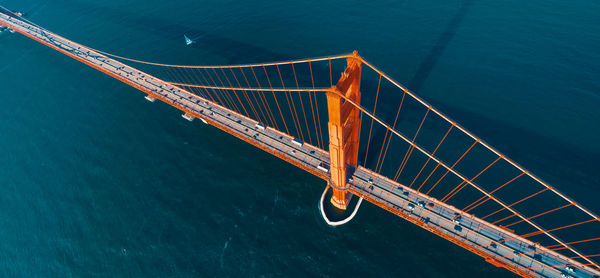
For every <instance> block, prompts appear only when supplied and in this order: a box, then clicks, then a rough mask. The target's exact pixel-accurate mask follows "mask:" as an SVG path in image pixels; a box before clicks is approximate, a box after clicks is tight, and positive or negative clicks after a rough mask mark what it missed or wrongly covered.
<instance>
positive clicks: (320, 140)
mask: <svg viewBox="0 0 600 278" xmlns="http://www.w3.org/2000/svg"><path fill="white" fill-rule="evenodd" d="M308 68H309V69H310V82H311V83H312V88H313V90H314V89H315V79H314V77H313V71H312V63H311V62H310V61H308ZM313 95H314V96H315V103H314V105H316V103H317V100H316V98H317V93H316V92H314V91H313V92H312V94H311V92H308V99H309V100H310V112H311V113H312V118H313V124H314V126H315V136H316V137H317V138H316V139H317V145H318V146H319V148H321V149H323V140H322V139H320V138H321V136H322V134H321V128H320V126H321V120H320V119H319V128H318V129H317V118H316V117H317V116H319V106H318V105H317V106H316V107H315V108H313V98H312V96H313ZM315 110H317V115H316V116H315Z"/></svg>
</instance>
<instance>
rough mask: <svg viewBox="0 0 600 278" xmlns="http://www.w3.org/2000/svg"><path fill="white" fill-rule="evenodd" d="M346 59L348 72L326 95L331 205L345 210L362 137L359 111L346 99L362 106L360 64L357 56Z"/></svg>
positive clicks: (349, 196)
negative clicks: (331, 192) (349, 183)
mask: <svg viewBox="0 0 600 278" xmlns="http://www.w3.org/2000/svg"><path fill="white" fill-rule="evenodd" d="M353 55H354V56H353V57H350V58H348V59H347V63H348V65H347V67H346V71H344V73H343V74H342V77H341V78H340V80H339V81H338V83H337V84H336V86H335V87H333V88H332V89H331V90H332V91H335V92H336V93H333V92H328V93H327V108H328V116H329V122H328V127H329V155H330V173H331V179H330V181H329V183H330V185H331V188H332V191H333V196H332V197H331V203H332V204H333V205H334V206H335V207H337V208H339V209H342V210H345V209H346V208H347V206H348V204H349V202H350V199H351V197H352V194H351V193H350V192H348V185H347V183H346V181H347V180H348V175H347V174H348V168H356V165H357V163H358V135H359V133H360V121H359V110H358V109H356V107H353V106H352V105H350V104H349V103H348V102H345V101H343V98H342V97H340V96H341V95H343V96H344V98H348V99H352V100H353V101H354V102H356V103H360V75H361V63H360V59H358V54H356V52H355V53H354V54H353Z"/></svg>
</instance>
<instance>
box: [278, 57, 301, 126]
mask: <svg viewBox="0 0 600 278" xmlns="http://www.w3.org/2000/svg"><path fill="white" fill-rule="evenodd" d="M275 67H276V68H277V74H278V75H279V80H280V81H281V86H282V87H283V92H284V95H285V100H286V102H287V105H288V108H289V110H290V115H291V116H292V122H294V128H296V131H297V132H298V134H299V135H301V134H302V130H301V129H300V122H299V121H297V120H296V117H297V115H296V108H295V107H294V108H293V109H292V106H293V104H294V103H293V99H292V100H291V101H292V102H291V103H290V97H291V94H290V93H289V90H287V89H286V87H285V82H283V77H282V76H281V70H280V69H279V65H275ZM301 137H303V136H301Z"/></svg>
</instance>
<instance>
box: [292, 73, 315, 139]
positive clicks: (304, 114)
mask: <svg viewBox="0 0 600 278" xmlns="http://www.w3.org/2000/svg"><path fill="white" fill-rule="evenodd" d="M309 63H310V61H309ZM291 65H292V72H293V73H294V81H296V88H297V89H298V90H299V89H300V85H298V77H297V76H296V67H294V63H291ZM308 96H309V97H310V91H309V92H308ZM298 98H299V99H300V108H301V109H300V110H302V115H303V116H304V123H305V124H306V135H307V136H308V142H310V143H311V144H312V138H311V136H310V128H309V127H308V120H307V119H306V109H304V103H303V102H302V95H301V94H300V93H298ZM311 108H312V107H311Z"/></svg>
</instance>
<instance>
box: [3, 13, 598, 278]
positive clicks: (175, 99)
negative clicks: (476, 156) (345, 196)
mask: <svg viewBox="0 0 600 278" xmlns="http://www.w3.org/2000/svg"><path fill="white" fill-rule="evenodd" d="M0 25H4V26H6V27H9V28H11V29H13V30H15V31H17V32H19V33H21V34H24V35H26V36H28V37H30V38H32V39H34V40H37V41H38V42H41V43H43V44H45V45H47V46H49V47H51V48H54V49H56V50H58V51H60V52H62V53H64V54H66V55H68V56H70V57H72V58H74V59H77V60H79V61H81V62H83V63H85V64H87V65H89V66H91V67H94V68H96V69H98V70H100V71H102V72H104V73H106V74H108V75H110V76H112V77H114V78H116V79H118V80H121V81H123V82H125V83H127V84H129V85H131V86H133V87H135V88H137V89H139V90H141V91H143V92H145V93H147V94H148V95H150V96H151V97H152V98H156V99H160V100H162V101H164V102H166V103H168V104H170V105H172V106H174V107H176V108H178V109H180V110H182V111H184V112H185V113H186V114H187V115H191V116H193V117H196V118H202V119H204V120H205V121H207V122H208V123H210V124H211V125H213V126H216V127H218V128H220V129H222V130H224V131H226V132H227V133H230V134H232V135H234V136H236V137H238V138H240V139H242V140H244V141H246V142H248V143H251V144H253V145H254V146H256V147H259V148H261V149H263V150H265V151H267V152H269V153H271V154H273V155H275V156H277V157H279V158H282V159H284V160H286V161H288V162H290V163H292V164H294V165H296V166H298V167H300V168H302V169H304V170H306V171H308V172H310V173H312V174H314V175H316V176H318V177H320V178H322V179H324V180H329V173H328V172H327V171H326V169H323V167H324V168H328V166H327V165H329V153H328V152H327V151H325V150H321V149H319V148H317V147H315V146H312V145H310V144H306V143H304V144H303V145H302V146H298V145H296V144H294V143H292V139H293V138H292V137H290V136H289V135H287V134H285V133H283V132H281V131H278V130H276V129H273V128H271V127H266V128H264V129H263V128H260V127H259V126H257V124H258V122H256V121H255V120H253V119H250V118H247V117H245V116H243V115H240V114H238V113H236V112H234V111H231V110H229V109H227V108H224V107H222V106H220V105H218V104H216V103H213V102H211V101H210V100H208V99H206V98H203V97H202V96H198V95H196V94H192V93H190V92H188V91H186V90H183V89H181V88H179V87H176V86H173V85H171V84H170V83H167V82H165V81H163V80H160V79H158V78H156V77H154V76H151V75H149V74H146V73H144V72H141V71H139V70H137V69H135V68H133V67H130V66H128V65H125V64H123V63H121V62H118V61H116V60H113V59H111V58H108V57H107V56H104V55H102V54H100V53H98V52H96V51H94V50H92V49H89V48H87V47H85V46H83V45H80V44H77V43H74V42H72V41H70V40H68V39H65V38H63V37H60V36H58V35H56V34H54V33H51V32H48V31H46V30H43V29H42V28H40V27H37V26H35V25H32V24H29V23H27V22H25V21H23V20H20V19H19V18H18V17H14V15H10V14H7V13H2V12H0ZM320 166H322V167H320ZM349 184H350V191H351V192H352V193H354V194H355V195H358V196H361V197H363V198H364V199H365V200H367V201H370V202H371V203H373V204H375V205H378V206H380V207H382V208H384V209H386V210H388V211H390V212H393V213H395V214H396V215H398V216H400V217H402V218H404V219H406V220H408V221H410V222H412V223H414V224H417V225H419V226H421V227H422V228H424V229H427V230H429V231H431V232H433V233H435V234H437V235H439V236H441V237H443V238H445V239H447V240H449V241H451V242H454V243H455V244H458V245H460V246H461V247H463V248H465V249H467V250H470V251H472V252H474V253H476V254H478V255H480V256H482V257H484V258H486V259H487V260H488V261H489V262H491V263H493V264H495V265H498V266H502V267H506V268H508V269H510V270H511V271H513V272H515V273H517V274H520V275H523V276H531V277H561V274H563V273H565V274H567V273H568V272H567V271H566V270H565V268H564V266H566V265H578V263H577V262H575V261H573V260H571V259H569V258H566V257H565V256H562V255H560V254H558V253H555V252H553V251H550V250H548V249H545V248H543V247H540V246H536V245H535V244H534V243H533V242H531V241H529V240H526V239H523V238H520V237H517V236H516V235H515V234H512V233H511V232H509V231H506V230H503V229H501V228H498V227H496V226H494V225H491V224H489V223H487V222H485V221H483V220H481V219H479V218H476V217H474V216H471V215H468V214H462V212H461V211H460V210H458V209H456V208H454V207H452V206H449V205H447V204H444V203H442V202H440V201H438V200H436V199H433V198H430V197H428V196H426V195H424V194H421V193H418V192H416V191H414V190H412V189H410V188H407V187H406V186H404V185H401V184H398V183H397V182H394V181H392V180H390V179H388V178H386V177H383V176H380V175H378V174H376V173H374V172H372V171H371V170H369V169H366V168H363V167H359V168H358V169H356V171H355V172H354V174H353V176H352V180H351V181H350V182H349ZM457 215H461V216H460V223H456V222H454V221H451V220H452V219H453V218H455V216H457ZM503 239H510V240H507V241H505V242H503V243H499V244H495V245H490V244H491V243H493V242H494V241H499V240H503ZM488 245H489V246H488ZM482 246H486V247H482ZM533 251H536V253H532V252H533ZM550 266H561V267H556V268H554V267H550ZM528 269H529V270H528ZM568 274H569V275H571V276H574V277H590V278H592V277H598V276H600V273H599V272H597V271H595V270H592V269H590V268H588V267H580V266H577V269H576V273H572V272H571V273H568Z"/></svg>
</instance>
